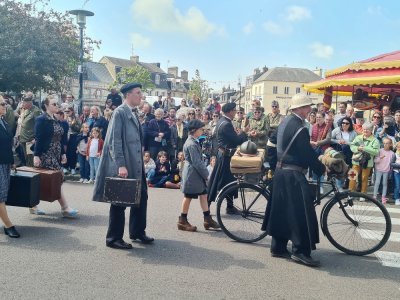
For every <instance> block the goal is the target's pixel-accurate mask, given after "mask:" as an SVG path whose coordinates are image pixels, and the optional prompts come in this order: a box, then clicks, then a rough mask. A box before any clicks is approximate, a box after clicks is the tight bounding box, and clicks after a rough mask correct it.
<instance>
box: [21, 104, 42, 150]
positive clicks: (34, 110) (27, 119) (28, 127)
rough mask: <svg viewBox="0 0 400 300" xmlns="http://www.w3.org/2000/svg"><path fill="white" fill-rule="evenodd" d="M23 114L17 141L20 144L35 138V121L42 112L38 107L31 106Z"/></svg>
mask: <svg viewBox="0 0 400 300" xmlns="http://www.w3.org/2000/svg"><path fill="white" fill-rule="evenodd" d="M23 114H24V118H23V120H22V124H21V131H20V134H19V141H20V142H21V143H26V142H30V141H32V140H33V139H34V138H35V131H34V129H35V120H36V118H37V117H39V116H40V115H41V114H42V111H41V110H40V109H39V108H38V107H36V106H34V105H33V106H32V107H31V109H29V110H25V111H24V112H23Z"/></svg>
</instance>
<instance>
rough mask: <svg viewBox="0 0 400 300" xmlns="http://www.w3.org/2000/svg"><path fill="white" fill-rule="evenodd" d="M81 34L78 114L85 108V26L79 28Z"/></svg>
mask: <svg viewBox="0 0 400 300" xmlns="http://www.w3.org/2000/svg"><path fill="white" fill-rule="evenodd" d="M79 32H80V40H81V43H80V44H81V45H80V48H81V49H80V55H79V63H80V68H79V108H78V113H79V114H81V113H82V107H83V26H79Z"/></svg>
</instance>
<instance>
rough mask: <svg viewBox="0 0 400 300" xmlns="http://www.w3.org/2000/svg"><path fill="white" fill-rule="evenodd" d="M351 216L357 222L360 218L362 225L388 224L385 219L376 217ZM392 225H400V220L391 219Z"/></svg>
mask: <svg viewBox="0 0 400 300" xmlns="http://www.w3.org/2000/svg"><path fill="white" fill-rule="evenodd" d="M349 216H350V217H351V218H353V219H355V220H358V219H359V218H360V217H361V218H362V219H361V223H372V224H386V220H385V218H383V217H375V216H369V217H367V216H360V215H353V214H349ZM391 220H392V225H400V218H391Z"/></svg>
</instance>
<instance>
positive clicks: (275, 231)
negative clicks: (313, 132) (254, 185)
mask: <svg viewBox="0 0 400 300" xmlns="http://www.w3.org/2000/svg"><path fill="white" fill-rule="evenodd" d="M311 104H312V102H311V100H310V98H309V97H308V96H306V95H303V94H297V95H295V96H293V98H292V105H291V107H290V109H291V111H292V114H291V115H289V116H288V117H286V118H285V120H284V121H283V122H282V123H281V125H280V126H279V127H278V134H277V152H278V164H277V167H276V170H275V174H274V178H273V187H272V198H271V200H270V201H269V202H268V204H267V209H266V213H265V220H264V223H263V226H262V229H263V230H266V231H267V233H268V234H269V235H271V236H272V243H271V255H272V256H273V257H281V258H291V259H293V260H294V261H296V262H299V263H302V264H305V265H307V266H312V267H316V266H319V262H318V261H316V260H314V259H313V258H311V250H315V245H316V244H317V243H318V242H319V237H318V220H317V215H316V213H315V209H314V205H313V199H312V196H311V192H310V188H309V184H308V181H307V179H306V177H305V175H304V171H305V170H307V168H308V167H310V168H311V170H312V171H313V172H315V173H316V174H317V175H318V176H321V175H322V174H324V172H325V166H324V165H323V164H322V163H321V162H320V161H319V160H318V158H317V155H316V154H315V152H314V151H313V149H312V148H311V145H310V136H309V134H308V130H307V129H306V128H305V127H304V119H305V118H306V116H307V115H308V113H309V112H310V110H311V107H310V105H311ZM300 128H302V129H301V130H300V131H299V134H298V135H297V136H296V137H295V138H294V141H293V144H292V145H291V147H290V148H289V150H288V152H287V154H286V155H285V156H284V157H283V153H284V152H285V150H286V148H287V147H288V145H289V143H290V141H291V140H292V138H293V137H294V136H295V134H296V132H297V131H298V130H299V129H300ZM280 162H281V165H280ZM288 240H291V241H292V254H290V253H289V251H288V250H287V243H288Z"/></svg>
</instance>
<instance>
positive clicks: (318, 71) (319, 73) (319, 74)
mask: <svg viewBox="0 0 400 300" xmlns="http://www.w3.org/2000/svg"><path fill="white" fill-rule="evenodd" d="M313 72H314V73H315V74H317V75H318V76H319V77H322V75H323V74H322V73H323V72H322V69H321V68H318V67H316V68H315V70H313Z"/></svg>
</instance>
